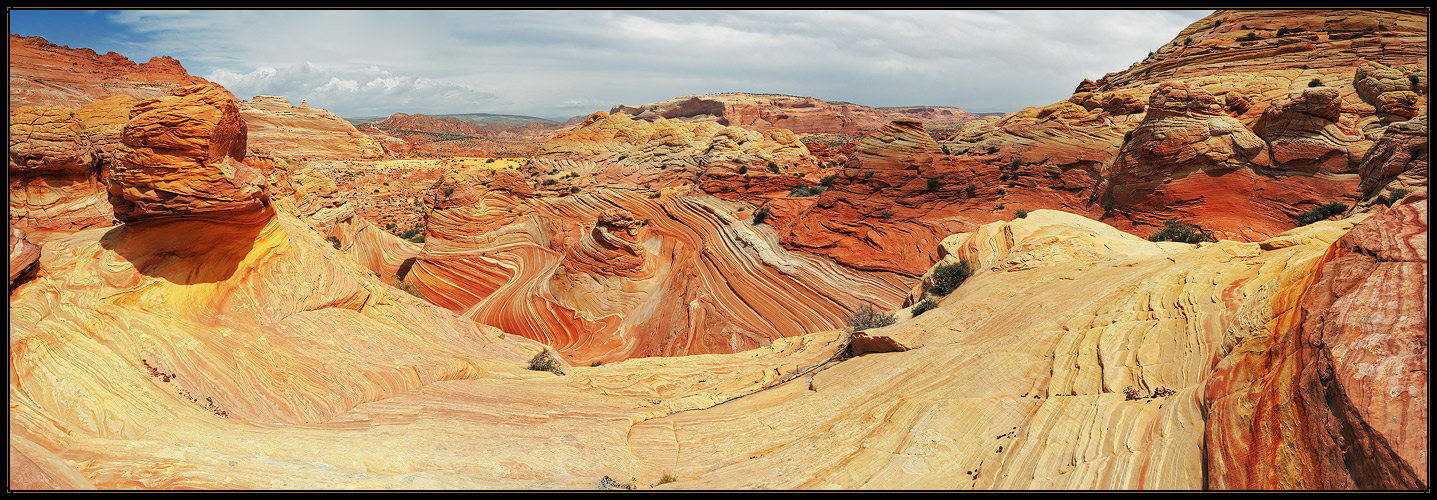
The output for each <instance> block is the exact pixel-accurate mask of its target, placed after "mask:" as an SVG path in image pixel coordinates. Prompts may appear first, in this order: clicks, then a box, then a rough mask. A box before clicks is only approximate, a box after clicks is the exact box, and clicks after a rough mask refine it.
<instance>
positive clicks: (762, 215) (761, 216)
mask: <svg viewBox="0 0 1437 500" xmlns="http://www.w3.org/2000/svg"><path fill="white" fill-rule="evenodd" d="M766 220H768V207H758V211H756V212H754V213H753V223H754V224H763V221H766Z"/></svg>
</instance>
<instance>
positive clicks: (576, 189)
mask: <svg viewBox="0 0 1437 500" xmlns="http://www.w3.org/2000/svg"><path fill="white" fill-rule="evenodd" d="M569 193H570V194H579V186H569Z"/></svg>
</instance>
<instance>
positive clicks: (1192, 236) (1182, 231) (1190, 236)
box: [1148, 219, 1217, 243]
mask: <svg viewBox="0 0 1437 500" xmlns="http://www.w3.org/2000/svg"><path fill="white" fill-rule="evenodd" d="M1148 241H1176V242H1179V243H1202V242H1204V241H1217V238H1213V236H1212V233H1210V232H1207V231H1203V230H1202V228H1200V227H1197V226H1194V225H1190V224H1188V223H1186V222H1183V221H1182V220H1180V219H1168V220H1166V221H1163V228H1162V229H1160V230H1158V232H1156V233H1153V234H1152V235H1150V236H1148Z"/></svg>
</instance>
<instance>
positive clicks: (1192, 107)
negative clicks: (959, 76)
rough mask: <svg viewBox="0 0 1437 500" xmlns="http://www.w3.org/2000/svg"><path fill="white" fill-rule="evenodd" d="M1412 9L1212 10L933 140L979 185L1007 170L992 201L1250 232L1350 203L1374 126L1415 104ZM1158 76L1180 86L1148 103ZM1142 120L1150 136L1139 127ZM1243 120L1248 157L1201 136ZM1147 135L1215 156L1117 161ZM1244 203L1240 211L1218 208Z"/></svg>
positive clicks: (1418, 95)
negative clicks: (1132, 53)
mask: <svg viewBox="0 0 1437 500" xmlns="http://www.w3.org/2000/svg"><path fill="white" fill-rule="evenodd" d="M1426 24H1427V20H1426V13H1425V12H1424V11H1410V10H1408V11H1403V10H1380V11H1373V10H1265V11H1251V10H1219V11H1215V12H1214V13H1213V14H1212V15H1210V16H1208V17H1207V18H1204V19H1202V20H1200V21H1198V22H1196V23H1194V24H1192V25H1191V26H1189V27H1188V28H1187V29H1185V30H1183V31H1182V32H1181V33H1179V34H1178V36H1177V37H1175V38H1174V39H1173V41H1172V42H1170V43H1168V44H1165V45H1164V46H1162V47H1160V48H1159V49H1158V50H1156V51H1154V52H1153V54H1152V55H1150V56H1149V57H1148V58H1147V59H1145V60H1144V61H1141V62H1139V63H1136V64H1134V65H1133V66H1132V67H1130V68H1128V69H1127V70H1124V71H1121V72H1116V73H1110V74H1108V75H1106V76H1104V77H1103V78H1101V79H1099V80H1098V81H1096V82H1094V81H1084V82H1083V83H1082V84H1080V85H1078V88H1077V91H1076V92H1075V93H1074V94H1073V97H1071V98H1070V99H1068V101H1066V102H1060V103H1056V104H1053V105H1050V106H1045V107H1041V108H1040V107H1034V108H1029V109H1026V110H1023V111H1019V112H1017V113H1012V114H1009V115H1006V116H1004V117H1002V118H1001V119H985V120H980V121H975V122H972V123H970V124H968V126H966V127H965V128H964V129H961V130H960V131H959V132H958V133H956V134H954V135H953V136H951V137H948V138H945V139H944V140H941V141H939V142H940V144H941V145H943V146H944V147H945V149H946V150H947V151H949V152H950V153H951V154H953V155H955V156H957V157H958V160H959V161H960V163H962V164H966V165H972V168H973V169H974V170H975V171H977V172H985V171H986V172H991V173H992V174H996V175H998V179H991V177H988V178H987V179H984V177H986V176H979V178H980V179H984V181H986V182H984V183H980V186H979V187H980V188H981V187H985V185H992V183H994V182H995V181H996V182H997V183H1002V182H1004V181H1007V184H1006V185H1005V186H1004V189H1005V191H1006V194H1005V196H1004V198H1005V199H1003V200H1001V203H1003V204H1006V205H1010V206H1011V205H1013V204H1021V205H1022V206H1024V207H1027V208H1028V209H1035V208H1055V209H1061V210H1065V211H1071V212H1076V213H1083V214H1086V215H1089V216H1092V217H1099V216H1102V217H1104V220H1105V221H1106V222H1109V223H1110V224H1112V225H1114V226H1115V227H1119V228H1121V229H1123V230H1126V231H1131V232H1133V233H1135V234H1149V233H1151V232H1154V231H1155V230H1156V229H1157V228H1158V227H1160V226H1161V224H1162V222H1163V221H1164V220H1166V219H1168V218H1171V217H1186V218H1188V219H1186V220H1187V221H1188V222H1192V223H1197V224H1198V225H1200V226H1202V227H1204V228H1207V229H1211V230H1213V231H1215V232H1216V233H1218V234H1220V235H1223V236H1226V237H1230V238H1237V239H1242V240H1246V241H1260V240H1263V239H1266V238H1268V237H1271V236H1273V235H1276V234H1278V233H1280V232H1282V231H1284V230H1286V229H1288V228H1290V227H1292V219H1293V216H1294V215H1296V214H1299V213H1302V212H1305V211H1307V210H1309V209H1312V208H1314V207H1316V206H1317V205H1321V204H1324V203H1330V202H1341V203H1347V204H1352V202H1353V201H1354V199H1353V196H1352V195H1353V191H1355V190H1356V188H1357V186H1356V184H1357V182H1358V177H1357V176H1356V175H1354V174H1355V173H1356V170H1357V163H1358V162H1359V161H1360V160H1361V159H1362V158H1363V157H1364V153H1365V152H1366V151H1367V149H1368V148H1370V147H1372V141H1373V140H1376V139H1377V138H1378V137H1380V135H1381V133H1382V131H1383V130H1384V129H1385V127H1386V126H1388V125H1390V124H1391V123H1395V122H1399V121H1404V120H1407V119H1409V118H1411V117H1414V116H1417V115H1419V114H1421V113H1422V112H1424V110H1425V109H1426V94H1425V92H1426V91H1425V90H1424V89H1425V85H1426V84H1425V82H1426V72H1425V70H1423V69H1422V68H1423V67H1424V66H1425V64H1426V57H1427V52H1426V47H1427V44H1426V36H1427V35H1426ZM1171 85H1185V86H1186V88H1187V89H1189V90H1188V92H1186V94H1188V95H1184V96H1182V97H1183V99H1180V100H1179V101H1181V102H1182V103H1184V104H1182V105H1177V104H1176V103H1177V102H1178V101H1174V102H1172V103H1168V104H1169V107H1170V108H1171V109H1167V110H1163V109H1151V104H1150V103H1151V101H1152V100H1153V99H1155V98H1156V97H1154V95H1153V94H1154V93H1155V92H1158V91H1160V89H1164V88H1167V89H1171V88H1172V87H1171ZM1165 86H1167V87H1165ZM1163 92H1170V91H1163ZM1160 97H1163V98H1164V99H1166V97H1165V96H1160ZM1174 97H1176V96H1175V95H1174ZM1164 113H1166V114H1167V116H1165V117H1162V118H1163V119H1162V120H1156V119H1155V118H1152V117H1149V116H1147V115H1152V114H1164ZM1140 124H1142V125H1140ZM1209 126H1210V127H1215V128H1212V129H1209V128H1208V127H1209ZM1144 129H1147V131H1148V132H1153V131H1156V130H1159V129H1160V130H1161V131H1162V134H1163V137H1162V139H1161V140H1160V141H1159V142H1152V139H1154V138H1155V136H1153V135H1151V134H1144V133H1143V132H1144ZM1250 134H1255V135H1256V136H1258V138H1260V139H1261V142H1262V143H1263V148H1264V149H1266V152H1259V153H1257V154H1255V156H1253V157H1252V158H1251V159H1250V160H1244V159H1243V158H1242V157H1243V156H1244V155H1241V154H1239V155H1236V156H1233V155H1228V154H1227V153H1224V152H1223V151H1224V148H1228V149H1230V147H1229V146H1230V145H1224V144H1222V142H1223V141H1225V140H1226V139H1219V140H1218V143H1213V142H1212V140H1213V138H1223V137H1229V138H1234V140H1236V139H1235V138H1237V137H1247V136H1249V135H1250ZM1125 136H1126V137H1127V139H1125V138H1124V137H1125ZM1249 139H1250V138H1249ZM1133 141H1141V142H1142V143H1143V144H1132V142H1133ZM1243 142H1244V144H1237V145H1238V146H1240V147H1243V148H1249V149H1250V148H1253V147H1256V146H1257V145H1256V144H1255V143H1254V144H1247V143H1250V142H1251V141H1250V140H1247V139H1244V141H1243ZM1157 144H1164V145H1166V146H1164V147H1167V146H1174V147H1176V146H1178V145H1186V146H1183V147H1182V148H1180V150H1181V149H1185V150H1186V151H1187V153H1188V154H1193V153H1199V152H1201V154H1202V155H1204V156H1208V157H1214V158H1215V157H1217V156H1224V155H1226V156H1227V158H1228V159H1226V160H1222V161H1216V160H1213V161H1216V163H1213V161H1209V162H1207V163H1209V165H1208V166H1198V165H1196V164H1194V163H1192V161H1190V160H1189V161H1184V162H1171V161H1169V162H1168V166H1169V167H1176V168H1178V169H1177V170H1167V169H1158V168H1150V167H1148V166H1139V168H1138V169H1136V170H1135V169H1133V168H1132V167H1133V165H1131V164H1130V163H1129V164H1128V165H1125V166H1123V167H1122V168H1118V165H1117V164H1118V163H1119V162H1120V161H1127V160H1132V159H1133V157H1132V156H1131V154H1132V153H1133V151H1132V150H1133V148H1134V147H1135V146H1154V145H1157ZM1120 148H1121V150H1122V151H1123V153H1122V154H1121V155H1120V153H1119V151H1120ZM1206 148H1218V149H1215V150H1211V151H1209V150H1208V149H1206ZM1159 149H1160V150H1162V148H1159ZM1163 151H1165V150H1163ZM1163 151H1156V150H1155V151H1154V152H1155V153H1162V152H1163ZM1175 152H1181V151H1179V150H1175ZM1120 156H1122V157H1123V158H1126V160H1123V159H1120ZM1195 158H1196V157H1195ZM1200 163H1201V162H1200ZM1217 163H1221V164H1224V165H1227V166H1226V167H1222V168H1216V164H1217ZM1179 165H1181V166H1179ZM1144 169H1147V170H1148V172H1147V173H1146V174H1142V175H1134V174H1135V173H1136V172H1137V171H1138V170H1144ZM1194 172H1207V174H1198V175H1193V173H1194ZM1082 173H1086V174H1089V175H1088V176H1087V178H1085V176H1083V175H1079V174H1082ZM1219 173H1220V174H1221V175H1217V174H1219ZM992 174H989V175H992ZM1109 174H1112V175H1118V176H1121V178H1116V177H1112V176H1109ZM1159 190H1160V191H1162V192H1163V193H1166V194H1161V193H1157V191H1159ZM1155 194H1156V196H1155ZM994 201H999V200H994ZM994 201H990V202H989V203H993V202H994ZM1249 213H1251V214H1253V215H1254V217H1253V218H1254V219H1256V221H1255V222H1254V223H1252V224H1248V222H1247V219H1245V218H1237V217H1232V216H1230V215H1229V214H1249ZM1240 219H1241V220H1240ZM974 222H978V223H982V222H987V221H985V220H982V219H979V220H975V221H974Z"/></svg>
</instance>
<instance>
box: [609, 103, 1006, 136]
mask: <svg viewBox="0 0 1437 500" xmlns="http://www.w3.org/2000/svg"><path fill="white" fill-rule="evenodd" d="M609 113H611V114H617V113H625V114H628V115H632V116H633V117H635V118H638V119H641V120H650V121H652V120H656V119H659V118H666V119H677V120H683V121H687V122H713V123H717V124H719V125H726V126H736V127H743V128H746V129H751V130H770V129H786V130H789V131H791V132H794V133H798V134H806V133H821V134H822V133H828V134H840V133H841V134H856V133H868V132H872V131H874V130H877V129H879V128H881V127H883V126H884V125H887V124H888V123H889V122H892V121H894V120H918V121H922V122H924V123H926V124H927V125H928V126H929V127H933V128H940V127H941V128H950V129H951V128H957V127H958V126H960V125H962V124H963V123H964V122H968V121H971V120H975V119H977V118H978V117H977V115H974V114H972V113H969V112H967V111H964V110H962V109H958V108H951V107H937V106H913V107H897V108H871V107H867V106H859V105H856V104H851V103H845V102H825V101H821V100H818V99H814V98H812V97H795V96H789V95H779V94H745V93H728V94H705V95H687V96H679V97H675V98H673V99H669V100H667V101H659V102H654V103H649V104H644V105H641V106H625V105H622V104H620V105H618V106H614V108H613V109H611V110H609Z"/></svg>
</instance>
